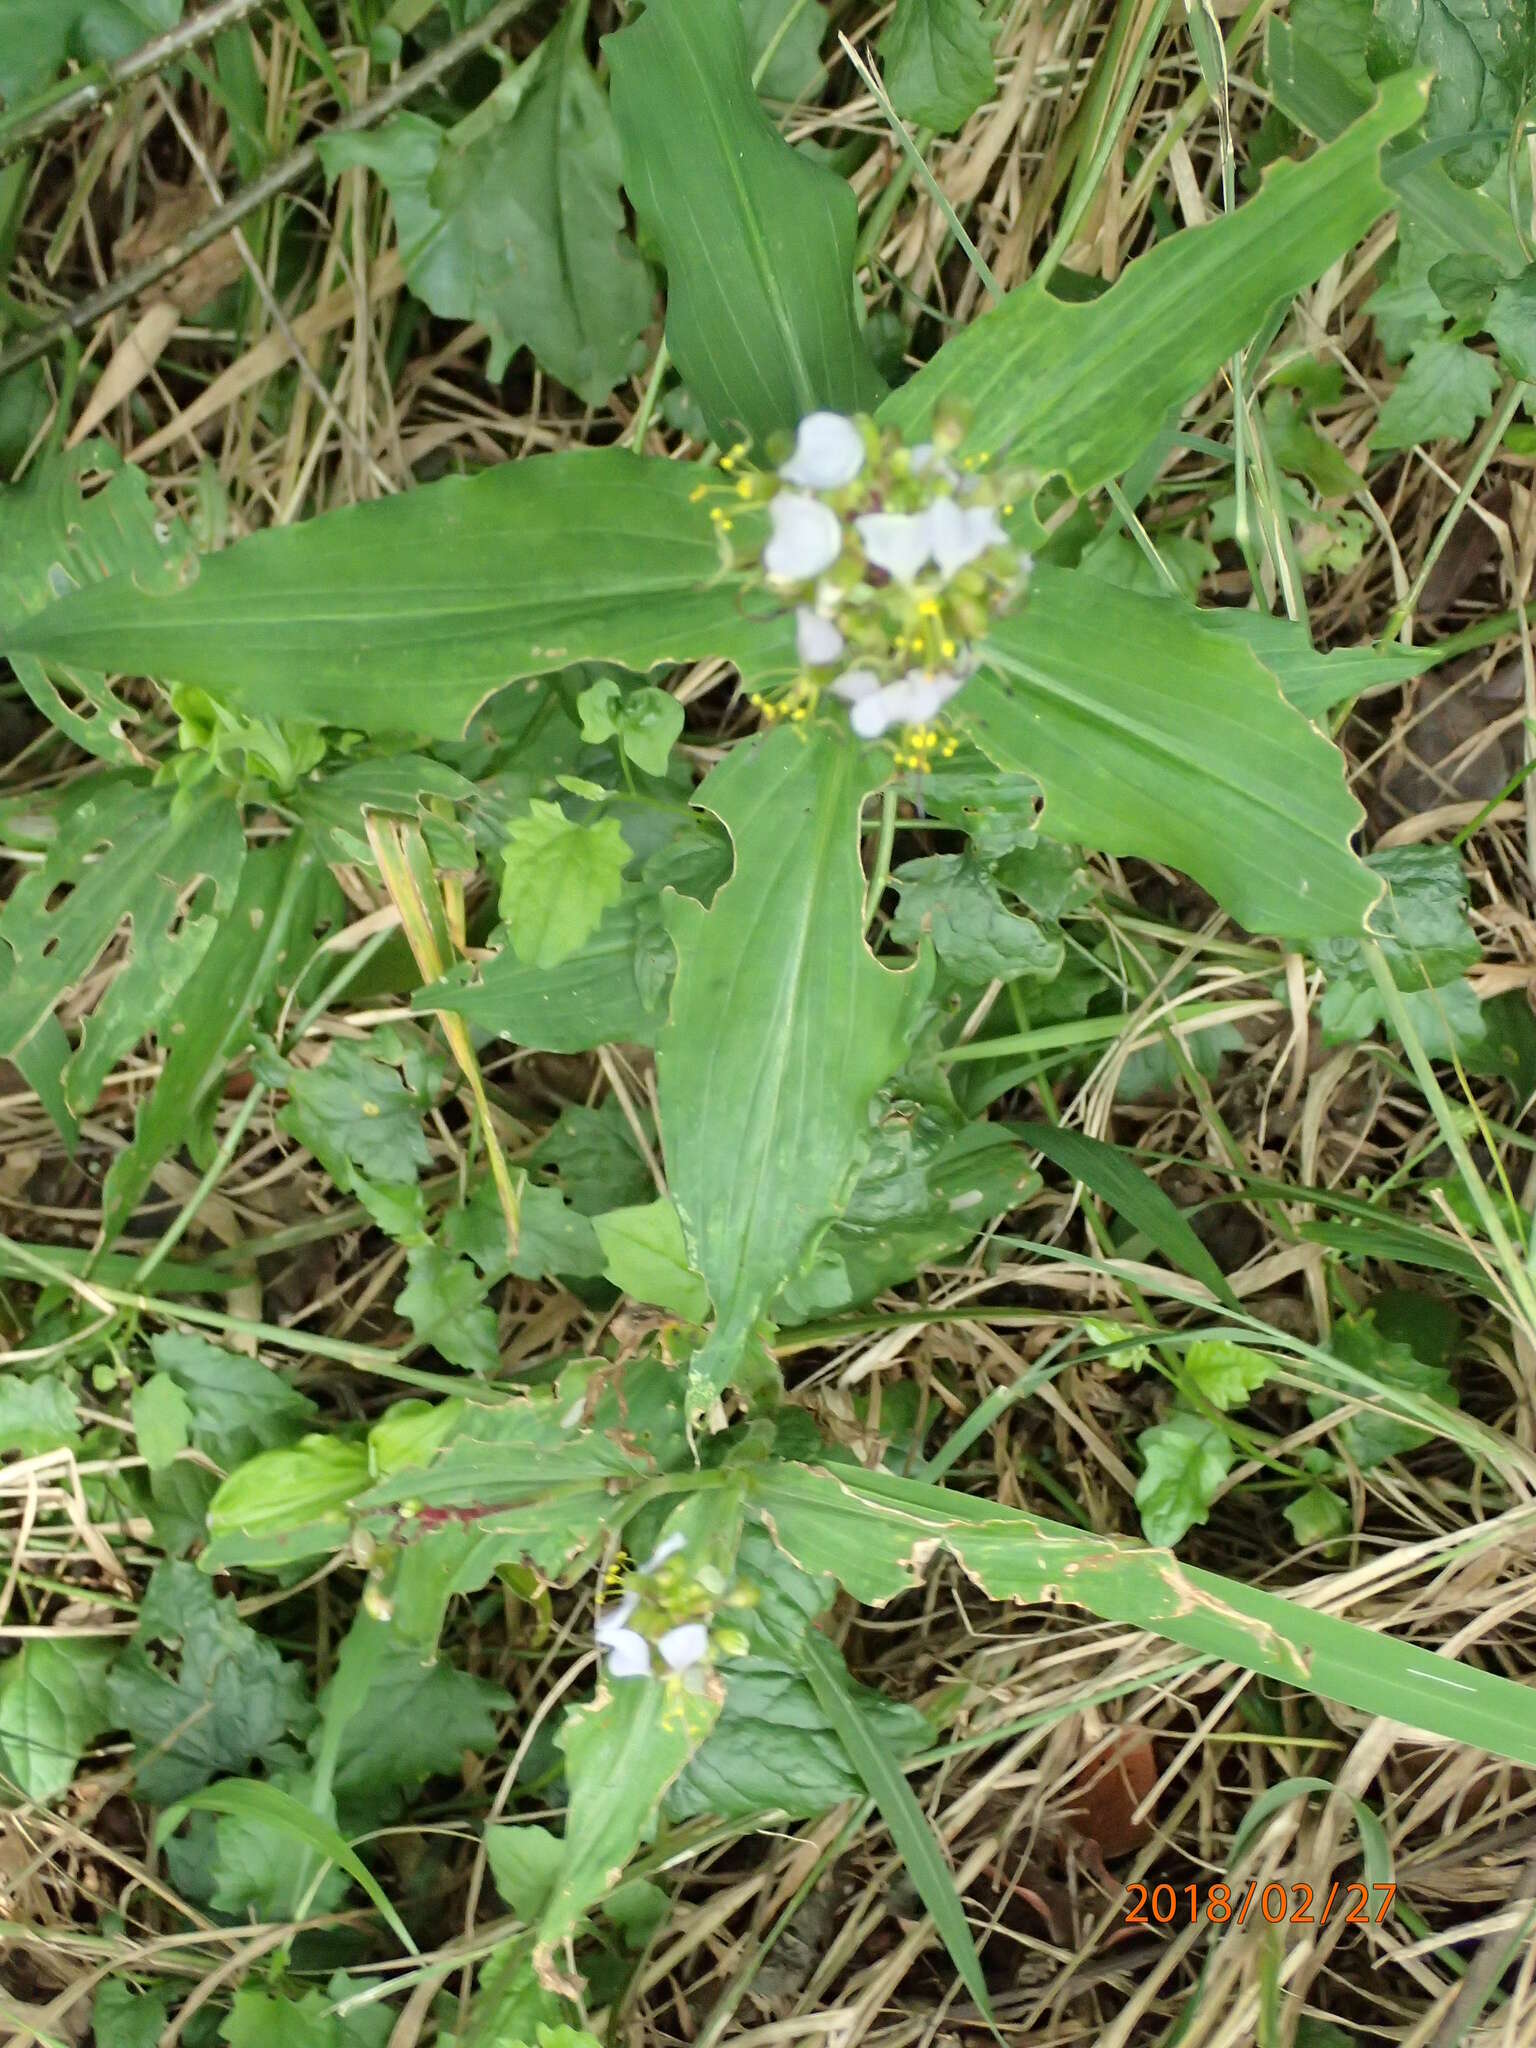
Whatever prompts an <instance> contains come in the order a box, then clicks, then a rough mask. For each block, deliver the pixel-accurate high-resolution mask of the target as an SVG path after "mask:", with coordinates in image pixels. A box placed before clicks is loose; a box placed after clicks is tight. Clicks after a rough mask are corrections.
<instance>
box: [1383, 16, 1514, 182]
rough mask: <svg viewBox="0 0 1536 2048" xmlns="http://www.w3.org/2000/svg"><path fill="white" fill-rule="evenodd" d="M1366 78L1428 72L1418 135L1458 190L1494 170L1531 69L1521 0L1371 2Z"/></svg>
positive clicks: (1505, 145) (1506, 142)
mask: <svg viewBox="0 0 1536 2048" xmlns="http://www.w3.org/2000/svg"><path fill="white" fill-rule="evenodd" d="M1365 56H1366V64H1367V66H1368V68H1369V70H1370V72H1371V75H1372V76H1373V77H1376V78H1383V77H1385V76H1387V74H1388V73H1390V72H1393V71H1407V70H1417V71H1432V72H1433V73H1434V74H1435V79H1434V84H1433V85H1432V86H1431V87H1430V93H1429V109H1428V114H1427V117H1426V121H1425V130H1426V133H1427V135H1428V137H1429V140H1430V141H1431V142H1433V143H1439V144H1441V145H1450V146H1449V147H1447V148H1445V149H1444V150H1443V155H1444V162H1445V166H1446V169H1447V170H1448V171H1449V172H1450V174H1451V176H1452V177H1453V178H1455V179H1457V180H1458V181H1459V182H1460V183H1461V184H1463V185H1481V184H1483V183H1484V182H1485V181H1486V180H1487V179H1488V178H1490V177H1491V176H1492V175H1493V173H1494V171H1495V170H1496V169H1497V167H1498V164H1499V161H1500V159H1501V157H1502V156H1503V154H1504V151H1505V149H1506V148H1507V146H1508V136H1509V132H1510V130H1511V128H1512V127H1513V126H1514V122H1515V116H1516V113H1517V111H1518V110H1519V108H1520V105H1521V103H1522V101H1523V100H1524V98H1525V96H1526V93H1527V92H1528V91H1529V89H1530V84H1531V78H1532V74H1533V71H1536V22H1533V20H1532V17H1531V11H1530V8H1529V6H1528V4H1527V0H1471V4H1470V5H1469V4H1467V0H1374V4H1373V5H1372V8H1371V30H1370V34H1369V36H1368V38H1367V40H1366V47H1365Z"/></svg>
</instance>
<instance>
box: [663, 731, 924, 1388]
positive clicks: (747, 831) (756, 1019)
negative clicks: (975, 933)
mask: <svg viewBox="0 0 1536 2048" xmlns="http://www.w3.org/2000/svg"><path fill="white" fill-rule="evenodd" d="M872 773H873V769H872V765H871V763H870V761H869V759H868V757H867V756H866V754H865V752H864V750H863V749H862V748H860V747H857V746H854V745H852V744H851V743H850V742H849V741H848V740H847V739H846V738H844V737H843V736H842V735H840V734H836V733H832V732H829V731H827V730H825V729H820V728H816V729H812V730H810V731H808V732H802V731H801V730H800V728H798V727H793V726H781V727H780V728H779V729H778V730H777V731H776V732H773V733H770V734H769V735H767V736H766V737H765V738H763V739H760V740H756V741H753V742H750V743H749V744H747V745H746V746H741V747H737V748H736V749H735V750H734V751H733V752H732V753H731V754H729V755H728V756H727V758H726V759H725V760H724V761H723V762H722V763H721V765H720V766H719V767H718V768H716V769H715V770H714V772H713V773H712V774H711V775H710V776H709V778H708V779H707V781H706V782H705V783H704V784H703V786H702V788H701V789H700V791H699V795H698V798H697V801H698V803H699V804H700V806H701V807H703V808H705V809H708V810H710V811H712V812H713V813H714V814H715V815H716V816H717V817H718V818H720V819H721V820H722V822H723V823H724V824H725V826H726V829H727V830H728V831H729V833H730V835H731V840H732V844H733V847H734V850H735V860H736V865H735V871H734V873H733V874H732V877H731V879H730V881H728V882H727V883H726V884H725V885H724V887H723V888H721V889H720V890H719V892H718V893H717V895H716V896H715V899H714V902H713V903H712V905H711V907H710V908H709V909H708V910H705V909H704V908H703V907H702V906H701V905H700V904H699V903H697V902H695V901H694V900H693V899H692V898H691V897H686V896H671V897H668V898H667V899H666V914H667V923H668V929H669V930H670V932H671V935H672V940H673V943H674V944H675V946H676V947H677V957H678V966H677V977H676V980H675V982H674V984H673V989H672V1006H671V1012H670V1015H669V1017H668V1020H667V1026H666V1029H665V1031H664V1032H663V1033H662V1036H661V1041H660V1045H659V1047H658V1050H657V1078H658V1083H659V1089H660V1101H661V1126H662V1134H663V1138H664V1141H665V1149H666V1158H667V1168H668V1178H669V1182H670V1185H671V1189H672V1194H673V1198H674V1200H675V1201H676V1203H677V1207H678V1213H679V1215H680V1216H681V1217H682V1222H683V1235H684V1240H685V1242H686V1244H687V1248H688V1257H689V1263H690V1264H691V1265H692V1267H693V1268H694V1270H695V1271H696V1272H698V1273H700V1274H701V1275H702V1276H703V1279H704V1282H705V1285H706V1286H707V1287H708V1289H709V1293H710V1299H711V1300H712V1301H713V1303H714V1307H715V1316H716V1325H715V1329H714V1332H713V1334H712V1335H711V1337H710V1338H709V1340H708V1342H707V1343H706V1345H705V1348H704V1349H703V1350H702V1351H701V1352H699V1353H698V1354H697V1355H696V1357H695V1358H694V1360H693V1364H692V1367H691V1371H690V1396H689V1398H690V1402H691V1404H692V1406H693V1407H694V1409H695V1410H698V1409H701V1408H703V1407H705V1406H707V1405H708V1403H709V1402H710V1401H711V1400H713V1399H714V1398H715V1397H716V1396H717V1395H718V1394H719V1393H720V1391H721V1390H722V1389H723V1388H724V1386H725V1385H726V1384H727V1383H728V1382H729V1380H730V1378H731V1375H732V1373H733V1372H734V1371H735V1370H736V1368H737V1366H738V1364H739V1362H740V1360H741V1358H742V1356H743V1355H744V1353H745V1350H746V1347H747V1344H748V1342H749V1340H750V1339H751V1336H752V1332H753V1329H754V1327H755V1325H756V1323H757V1321H758V1318H759V1317H760V1316H761V1315H762V1314H763V1312H764V1311H765V1310H766V1308H767V1307H768V1305H769V1303H770V1302H771V1301H772V1299H773V1297H774V1296H775V1295H776V1294H777V1293H778V1291H779V1289H780V1288H781V1287H782V1286H783V1285H784V1283H785V1281H786V1280H788V1279H789V1278H790V1276H791V1274H792V1273H794V1271H795V1270H796V1269H797V1267H798V1266H799V1265H800V1263H801V1261H802V1260H803V1259H804V1258H805V1257H806V1255H807V1254H808V1252H809V1251H810V1249H811V1247H812V1245H813V1244H814V1242H815V1240H816V1238H817V1237H818V1236H819V1235H820V1234H821V1232H822V1231H823V1230H825V1229H826V1227H827V1225H828V1224H829V1223H831V1221H832V1220H833V1218H834V1217H835V1216H836V1215H837V1214H838V1212H839V1211H840V1209H841V1208H842V1206H843V1204H844V1203H845V1202H846V1200H847V1198H848V1195H849V1194H850V1192H851V1191H852V1187H853V1183H854V1180H855V1178H856V1176H857V1174H858V1170H859V1167H860V1165H861V1164H862V1162H863V1159H864V1156H865V1154H866V1152H867V1150H868V1147H869V1140H870V1135H871V1123H870V1110H871V1105H872V1103H873V1101H874V1098H875V1094H876V1092H877V1090H879V1089H880V1088H882V1087H883V1086H884V1085H885V1083H886V1082H887V1081H889V1079H890V1077H891V1075H892V1074H893V1073H894V1072H895V1071H896V1069H897V1068H898V1067H899V1066H900V1065H901V1062H902V1060H903V1058H904V1057H905V1055H906V1050H907V1046H908V1043H909V1041H910V1036H911V1032H912V1030H913V1027H914V1024H915V1021H916V1018H917V1015H918V1012H919V1009H920V1006H921V1004H922V1002H923V1001H924V999H925V997H926V995H927V991H928V988H929V985H930V983H931V978H932V964H931V958H930V956H929V955H928V954H926V953H924V954H923V955H922V956H920V959H919V962H918V964H917V965H916V966H914V967H912V968H910V969H908V970H907V971H905V972H904V973H892V972H891V970H890V969H889V968H888V967H885V966H883V965H882V964H881V963H880V962H878V961H877V960H876V959H875V958H874V956H873V955H872V954H871V953H870V951H869V948H868V947H867V946H866V944H865V942H864V875H863V871H862V869H861V867H860V865H859V849H858V827H859V814H860V809H861V806H862V802H863V797H864V793H865V791H866V789H867V787H868V785H869V782H870V780H871V777H872Z"/></svg>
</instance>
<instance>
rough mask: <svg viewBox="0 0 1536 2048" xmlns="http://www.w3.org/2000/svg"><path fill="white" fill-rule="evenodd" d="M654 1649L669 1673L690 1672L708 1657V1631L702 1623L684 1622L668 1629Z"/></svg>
mask: <svg viewBox="0 0 1536 2048" xmlns="http://www.w3.org/2000/svg"><path fill="white" fill-rule="evenodd" d="M656 1647H657V1649H658V1650H660V1652H661V1661H662V1662H663V1663H664V1664H665V1665H666V1667H667V1669H668V1670H669V1671H691V1670H693V1668H694V1666H695V1665H698V1664H702V1663H704V1662H705V1660H706V1659H707V1658H708V1656H709V1630H708V1629H707V1628H706V1627H705V1626H704V1624H703V1622H702V1621H685V1622H682V1623H681V1624H680V1625H679V1626H678V1627H677V1628H669V1629H668V1630H667V1632H666V1634H665V1635H664V1636H662V1637H660V1638H659V1639H658V1641H657V1644H656Z"/></svg>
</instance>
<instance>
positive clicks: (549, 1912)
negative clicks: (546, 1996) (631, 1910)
mask: <svg viewBox="0 0 1536 2048" xmlns="http://www.w3.org/2000/svg"><path fill="white" fill-rule="evenodd" d="M719 1713H720V1698H719V1682H718V1680H716V1681H713V1683H712V1687H711V1690H710V1692H709V1693H690V1692H686V1691H685V1690H684V1689H683V1687H682V1686H681V1685H680V1684H677V1683H676V1682H675V1681H671V1680H668V1681H662V1680H660V1679H650V1678H626V1679H618V1680H614V1681H611V1682H610V1683H609V1684H608V1685H607V1686H605V1687H604V1688H603V1689H602V1690H600V1691H599V1693H598V1696H597V1698H596V1699H595V1700H594V1701H593V1702H592V1704H591V1705H590V1706H589V1707H578V1708H577V1709H576V1711H575V1712H574V1713H572V1714H569V1715H567V1717H566V1719H565V1722H564V1725H563V1726H562V1728H561V1730H560V1734H559V1736H558V1738H557V1739H558V1741H559V1745H560V1747H561V1749H562V1750H563V1751H564V1752H565V1775H566V1780H567V1782H568V1784H569V1786H570V1805H569V1807H568V1809H567V1811H566V1816H565V1853H564V1856H563V1858H562V1860H561V1863H560V1867H559V1869H558V1870H557V1871H556V1873H555V1875H554V1879H553V1882H552V1883H551V1885H550V1887H549V1893H548V1897H547V1900H546V1902H545V1905H544V1910H543V1912H542V1913H541V1915H540V1917H539V1927H538V1938H537V1941H536V1943H535V1946H534V1951H533V1961H534V1968H535V1969H536V1970H537V1972H538V1975H539V1980H540V1982H541V1983H542V1984H544V1985H545V1987H546V1988H547V1989H548V1990H551V1991H559V1992H563V1993H564V1994H565V1995H566V1996H567V1997H576V1996H578V1995H579V1992H580V1987H579V1985H576V1984H573V1983H572V1982H571V1980H570V1979H569V1978H568V1977H565V1976H562V1974H561V1973H560V1970H559V1968H558V1967H557V1963H556V1957H557V1954H558V1952H559V1950H560V1948H561V1946H562V1945H563V1944H564V1942H565V1939H566V1937H567V1936H568V1935H569V1934H570V1933H571V1932H572V1930H573V1929H574V1928H575V1927H576V1925H577V1923H578V1921H580V1919H581V1917H582V1915H583V1914H584V1913H585V1912H586V1911H587V1909H588V1908H589V1907H591V1906H595V1905H596V1904H597V1902H598V1900H599V1899H601V1898H603V1897H605V1896H606V1895H607V1894H608V1893H609V1892H611V1891H612V1890H613V1888H614V1886H615V1885H616V1884H617V1883H618V1882H619V1879H620V1878H621V1877H622V1876H623V1874H624V1866H625V1864H626V1863H627V1862H628V1861H629V1859H630V1857H631V1856H633V1854H634V1853H635V1850H636V1849H637V1848H638V1847H639V1846H640V1842H641V1839H642V1837H643V1836H644V1833H645V1830H646V1829H647V1828H648V1827H649V1826H650V1823H651V1819H652V1817H653V1816H654V1814H655V1812H656V1809H657V1808H658V1806H660V1804H661V1800H662V1795H663V1793H664V1792H665V1791H666V1789H667V1787H668V1786H669V1785H670V1784H671V1783H672V1781H673V1779H674V1778H675V1777H676V1776H677V1774H678V1773H679V1771H681V1770H682V1768H683V1766H684V1765H685V1764H686V1763H687V1761H688V1759H689V1758H690V1757H691V1756H692V1755H693V1753H694V1751H695V1750H696V1749H697V1748H698V1746H699V1744H700V1743H701V1742H702V1741H703V1740H704V1738H705V1736H706V1735H707V1734H708V1733H709V1731H710V1729H711V1728H713V1726H714V1725H715V1722H716V1720H717V1719H718V1717H719Z"/></svg>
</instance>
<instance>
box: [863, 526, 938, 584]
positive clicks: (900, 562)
mask: <svg viewBox="0 0 1536 2048" xmlns="http://www.w3.org/2000/svg"><path fill="white" fill-rule="evenodd" d="M928 518H929V515H928V514H927V513H926V512H866V513H865V514H864V515H863V517H862V518H860V519H856V520H855V521H854V522H853V523H854V525H855V526H856V527H857V528H858V530H859V539H860V540H861V541H862V542H863V543H864V552H865V554H866V555H867V556H868V557H869V559H870V561H871V562H873V563H874V565H875V567H876V568H877V569H884V570H885V571H886V573H887V574H888V575H891V576H894V577H895V578H896V580H897V582H898V583H910V582H911V581H912V578H913V577H914V576H915V575H916V574H917V572H918V571H919V569H921V568H922V566H923V564H924V563H925V562H926V561H927V560H928V558H929V556H930V554H931V553H932V551H933V550H932V547H931V545H930V541H929V534H928Z"/></svg>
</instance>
